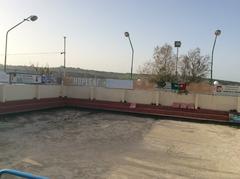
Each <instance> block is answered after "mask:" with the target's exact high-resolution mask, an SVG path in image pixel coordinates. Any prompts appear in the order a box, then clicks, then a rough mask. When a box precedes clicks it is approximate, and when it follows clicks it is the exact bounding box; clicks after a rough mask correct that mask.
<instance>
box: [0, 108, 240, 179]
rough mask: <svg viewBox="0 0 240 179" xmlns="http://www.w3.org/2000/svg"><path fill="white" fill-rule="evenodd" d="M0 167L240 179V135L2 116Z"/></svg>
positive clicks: (55, 177) (121, 119)
mask: <svg viewBox="0 0 240 179" xmlns="http://www.w3.org/2000/svg"><path fill="white" fill-rule="evenodd" d="M0 168H12V169H19V170H23V171H27V172H32V173H34V174H40V175H44V176H48V177H49V178H51V179H80V178H84V179H86V178H115V179H128V178H130V179H131V178H133V179H145V178H218V179H221V178H222V179H223V178H224V179H225V178H227V179H230V178H240V130H239V129H237V128H233V127H229V126H221V125H214V124H199V123H192V122H180V121H172V120H164V119H161V120H155V119H153V118H150V117H149V118H147V117H136V116H130V115H127V114H116V113H106V112H99V111H83V110H76V109H58V110H49V111H40V112H32V113H25V114H18V115H12V116H8V117H6V116H5V117H1V120H0ZM2 178H8V177H6V176H3V177H2Z"/></svg>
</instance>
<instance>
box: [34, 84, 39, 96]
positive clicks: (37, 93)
mask: <svg viewBox="0 0 240 179" xmlns="http://www.w3.org/2000/svg"><path fill="white" fill-rule="evenodd" d="M35 96H36V99H40V94H39V85H36V94H35Z"/></svg>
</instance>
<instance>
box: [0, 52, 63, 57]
mask: <svg viewBox="0 0 240 179" xmlns="http://www.w3.org/2000/svg"><path fill="white" fill-rule="evenodd" d="M50 54H61V52H35V53H12V54H8V55H16V56H17V55H50ZM0 55H1V56H3V55H4V54H0Z"/></svg>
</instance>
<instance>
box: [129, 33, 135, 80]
mask: <svg viewBox="0 0 240 179" xmlns="http://www.w3.org/2000/svg"><path fill="white" fill-rule="evenodd" d="M128 39H129V42H130V45H131V49H132V62H131V79H133V58H134V49H133V45H132V41H131V39H130V36H128Z"/></svg>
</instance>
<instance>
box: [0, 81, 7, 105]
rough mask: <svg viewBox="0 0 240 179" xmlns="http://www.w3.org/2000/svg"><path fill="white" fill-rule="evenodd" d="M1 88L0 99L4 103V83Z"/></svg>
mask: <svg viewBox="0 0 240 179" xmlns="http://www.w3.org/2000/svg"><path fill="white" fill-rule="evenodd" d="M1 88H2V90H1V93H2V94H1V96H2V97H1V99H0V101H1V102H3V103H4V102H5V101H6V97H5V84H2V85H1Z"/></svg>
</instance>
